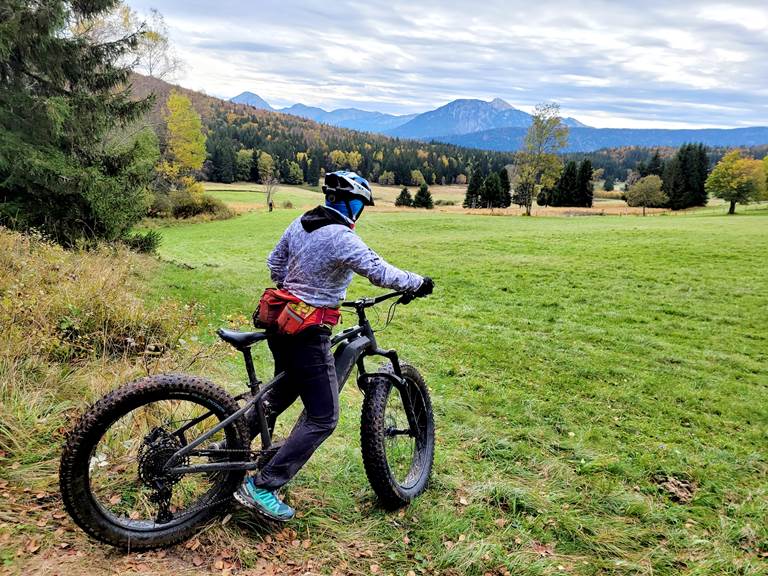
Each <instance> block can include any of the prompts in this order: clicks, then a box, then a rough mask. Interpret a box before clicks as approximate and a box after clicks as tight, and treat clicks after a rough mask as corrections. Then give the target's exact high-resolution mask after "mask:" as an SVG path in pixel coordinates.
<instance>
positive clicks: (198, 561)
mask: <svg viewBox="0 0 768 576" xmlns="http://www.w3.org/2000/svg"><path fill="white" fill-rule="evenodd" d="M192 565H193V566H202V565H203V559H202V558H201V557H200V556H198V555H197V554H195V555H194V556H192Z"/></svg>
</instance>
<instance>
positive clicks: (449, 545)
mask: <svg viewBox="0 0 768 576" xmlns="http://www.w3.org/2000/svg"><path fill="white" fill-rule="evenodd" d="M455 545H456V544H454V543H453V542H451V541H450V540H446V541H445V542H443V546H445V547H446V548H447V549H448V550H450V549H451V548H453V547H454V546H455Z"/></svg>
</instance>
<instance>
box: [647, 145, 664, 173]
mask: <svg viewBox="0 0 768 576" xmlns="http://www.w3.org/2000/svg"><path fill="white" fill-rule="evenodd" d="M646 172H647V173H646V174H642V176H650V175H656V176H661V175H662V174H664V162H663V160H662V159H661V156H659V151H658V150H656V151H655V152H654V153H653V156H651V159H650V160H649V161H648V164H647V165H646Z"/></svg>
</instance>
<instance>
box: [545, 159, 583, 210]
mask: <svg viewBox="0 0 768 576" xmlns="http://www.w3.org/2000/svg"><path fill="white" fill-rule="evenodd" d="M578 188H579V169H578V167H577V165H576V162H574V161H573V160H569V161H568V162H566V164H565V167H564V168H563V172H562V174H560V178H559V179H558V181H557V184H555V187H554V189H553V190H552V194H551V195H550V199H549V205H550V206H578V205H579V204H578V203H577V202H578Z"/></svg>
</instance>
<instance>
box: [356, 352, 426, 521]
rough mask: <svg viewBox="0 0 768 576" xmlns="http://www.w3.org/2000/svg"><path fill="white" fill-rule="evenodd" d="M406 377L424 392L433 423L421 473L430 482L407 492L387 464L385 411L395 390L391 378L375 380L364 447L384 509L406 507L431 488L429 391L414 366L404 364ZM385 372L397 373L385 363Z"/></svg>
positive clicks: (365, 413)
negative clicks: (391, 393) (429, 485)
mask: <svg viewBox="0 0 768 576" xmlns="http://www.w3.org/2000/svg"><path fill="white" fill-rule="evenodd" d="M401 370H402V373H403V376H405V377H406V378H407V379H410V380H411V381H412V382H413V383H414V384H415V385H416V386H417V387H419V388H420V389H421V391H422V397H423V399H424V402H425V406H424V410H425V415H426V417H427V419H428V421H429V423H430V424H429V426H428V430H427V433H428V434H429V435H430V437H429V438H428V439H427V444H428V448H427V461H426V462H425V463H424V465H422V470H421V474H422V475H425V474H426V476H427V478H426V479H424V478H422V481H420V482H418V483H417V485H416V487H415V489H413V490H404V489H403V488H402V487H401V486H399V485H398V484H397V482H396V481H395V479H394V478H393V477H392V474H391V472H390V470H389V465H388V464H387V454H386V448H385V443H384V437H383V434H382V433H381V432H382V431H383V430H384V426H385V412H386V406H387V398H388V396H389V393H390V388H391V387H393V385H392V384H391V382H390V381H389V380H388V379H387V378H373V379H371V380H370V382H369V385H368V387H367V390H366V393H365V398H364V400H363V409H362V413H361V419H360V444H361V449H362V456H363V466H364V468H365V474H366V476H367V477H368V482H369V483H370V484H371V488H373V491H374V492H375V493H376V495H377V496H378V498H379V500H380V502H381V504H382V506H384V507H385V508H388V509H396V508H402V507H403V506H406V505H407V504H409V503H410V502H411V500H413V499H414V498H416V497H417V496H418V495H419V494H421V493H422V492H423V491H424V490H425V489H426V487H427V484H428V479H429V475H430V474H431V471H432V464H433V462H434V414H433V412H432V403H431V400H430V397H429V390H428V388H427V385H426V383H425V382H424V378H423V377H422V376H421V374H419V372H418V370H416V368H414V367H413V366H411V365H409V364H405V363H401ZM381 371H384V372H388V373H394V371H393V369H392V366H391V365H390V364H384V365H383V366H382V367H381Z"/></svg>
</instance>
